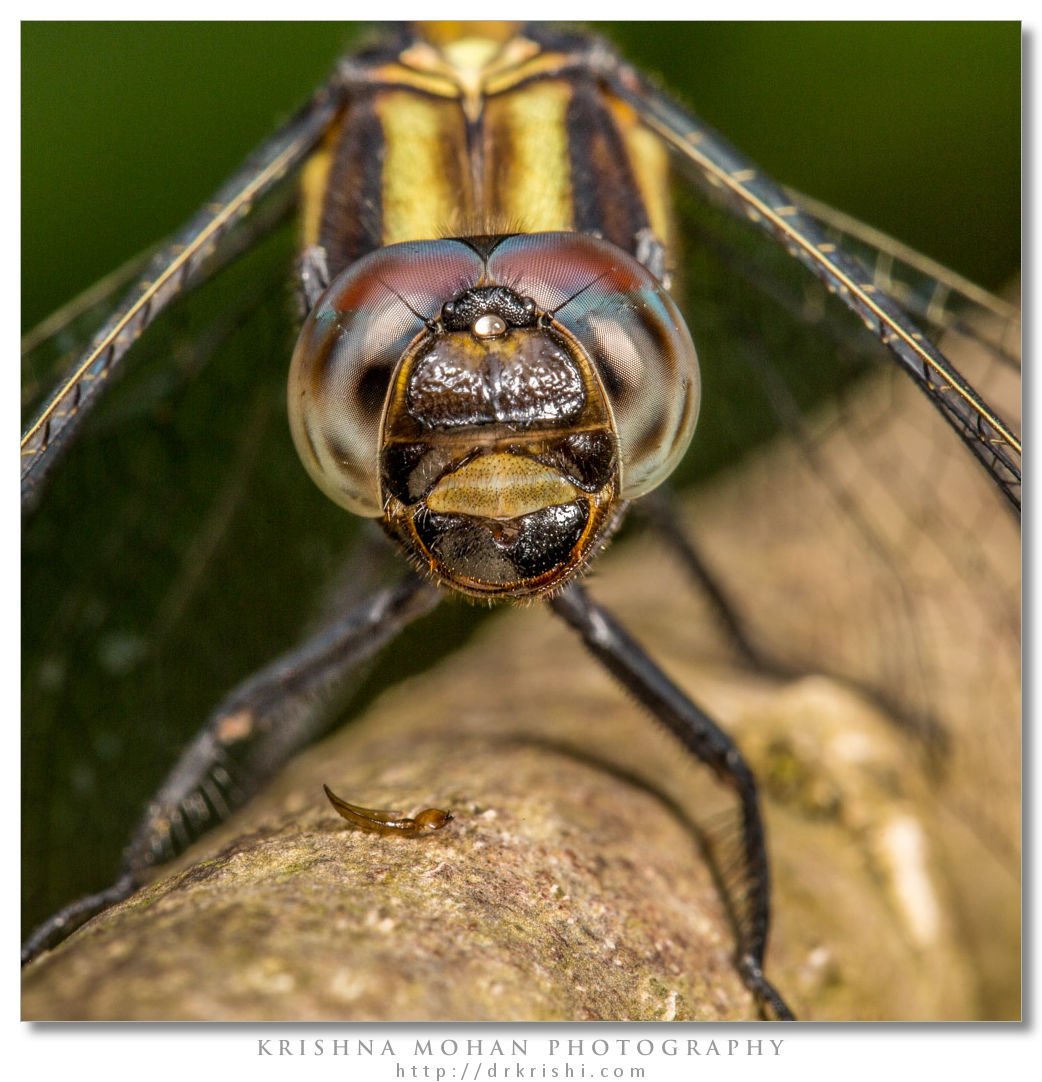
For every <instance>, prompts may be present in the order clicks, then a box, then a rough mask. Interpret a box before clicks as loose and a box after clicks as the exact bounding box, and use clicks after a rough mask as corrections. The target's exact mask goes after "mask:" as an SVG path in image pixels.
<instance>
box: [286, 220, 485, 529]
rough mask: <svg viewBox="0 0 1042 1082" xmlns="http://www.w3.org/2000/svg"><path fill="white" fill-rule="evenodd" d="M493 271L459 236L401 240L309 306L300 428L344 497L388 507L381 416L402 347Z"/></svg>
mask: <svg viewBox="0 0 1042 1082" xmlns="http://www.w3.org/2000/svg"><path fill="white" fill-rule="evenodd" d="M483 271H484V261H483V260H482V258H481V257H480V256H479V255H477V254H476V253H475V252H474V251H473V250H472V249H471V248H469V247H468V246H467V245H465V244H461V243H459V242H458V241H453V240H443V241H421V242H415V243H406V244H394V245H391V246H390V247H387V248H381V249H379V250H378V251H375V252H373V253H372V254H370V255H368V256H365V257H364V258H363V259H360V260H359V261H358V262H356V263H353V264H352V265H351V266H350V267H348V268H347V270H345V271H344V272H343V273H342V274H340V275H339V276H338V277H337V278H336V279H334V281H333V282H332V283H331V284H330V286H329V288H328V289H327V290H326V291H325V293H323V294H322V296H321V297H320V298H319V300H318V302H317V303H316V304H315V306H314V308H313V309H312V310H311V312H310V313H308V317H307V319H306V320H305V321H304V326H303V327H302V328H301V332H300V338H299V339H298V341H297V346H296V349H295V350H294V352H293V360H292V363H291V365H290V375H289V419H290V429H291V431H292V433H293V442H294V444H295V445H296V448H297V453H298V454H299V455H300V457H301V460H302V461H303V463H304V465H305V467H306V468H307V471H308V473H309V474H310V475H311V477H312V479H313V480H314V481H315V482H316V483H317V484H318V486H319V488H321V489H322V491H323V492H325V493H326V495H327V496H329V497H330V498H331V499H332V500H334V501H335V502H336V503H338V504H340V505H341V506H342V507H346V508H347V509H348V510H349V511H352V512H354V513H355V514H357V515H366V516H368V517H376V516H379V515H380V514H381V512H382V507H381V500H380V480H379V473H380V471H379V452H380V445H379V444H380V422H381V419H382V417H383V411H384V404H385V402H386V400H387V393H388V390H389V388H390V387H391V384H392V382H393V380H394V375H395V371H396V370H397V367H398V364H399V362H400V360H401V357H402V354H403V353H404V352H405V351H406V349H407V348H408V346H409V344H410V343H411V342H412V341H413V340H414V339H415V338H416V337H417V335H419V334H421V333H423V332H425V331H426V330H427V328H428V326H429V325H430V324H432V323H433V322H434V321H435V320H436V319H437V318H438V315H439V313H440V312H441V309H442V305H443V304H444V303H445V301H446V299H447V298H451V297H454V296H457V295H458V294H460V293H461V292H463V291H464V290H466V289H469V288H471V287H472V286H474V285H475V283H476V282H477V281H478V280H479V279H480V278H481V275H482V272H483Z"/></svg>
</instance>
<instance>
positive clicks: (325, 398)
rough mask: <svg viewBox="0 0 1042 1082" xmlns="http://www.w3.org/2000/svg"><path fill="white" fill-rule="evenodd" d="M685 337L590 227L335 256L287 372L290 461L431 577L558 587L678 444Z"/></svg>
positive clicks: (513, 590)
mask: <svg viewBox="0 0 1042 1082" xmlns="http://www.w3.org/2000/svg"><path fill="white" fill-rule="evenodd" d="M698 397H699V378H698V366H697V360H696V357H695V350H694V346H693V345H692V344H691V338H690V335H689V334H688V332H687V328H686V327H685V326H684V322H683V319H682V318H681V316H680V314H679V312H678V311H677V310H676V307H675V305H674V304H673V302H672V300H671V299H670V298H669V296H668V294H666V293H665V291H664V290H663V288H662V286H661V285H660V284H659V283H658V282H657V281H656V280H655V279H654V278H653V277H652V276H651V275H650V274H649V273H648V271H647V270H646V269H645V268H644V267H642V266H641V265H640V264H639V263H637V262H636V261H634V260H633V259H632V258H631V257H630V256H628V255H626V254H625V253H624V252H622V251H620V250H619V249H617V248H615V247H614V246H613V245H610V244H608V243H607V242H605V241H603V240H600V239H598V238H594V237H588V236H582V235H580V234H574V233H547V234H531V235H517V236H509V237H471V238H465V239H461V240H441V241H424V242H416V243H409V244H400V245H393V246H391V247H388V248H383V249H380V250H379V251H377V252H374V253H373V254H372V255H370V256H367V257H366V258H364V259H362V260H360V261H359V262H358V263H356V264H354V265H353V266H352V267H350V268H348V270H347V271H345V272H344V273H343V274H342V275H341V276H340V277H339V278H338V279H337V280H336V281H335V282H333V283H332V285H331V286H330V288H329V289H328V290H327V291H326V293H325V294H324V295H323V297H322V298H321V299H320V300H319V302H318V303H317V304H316V305H315V307H314V309H313V310H312V312H311V313H310V314H309V316H308V319H307V321H306V323H305V326H304V329H303V331H302V333H301V338H300V342H299V343H298V346H297V349H296V352H295V354H294V359H293V364H292V368H291V375H290V392H289V402H290V419H291V426H292V429H293V435H294V440H295V442H296V445H297V449H298V451H299V453H300V455H301V458H302V459H303V461H304V463H305V465H306V466H307V468H308V471H309V472H310V473H311V475H312V477H314V479H315V480H316V481H317V482H318V484H319V486H320V487H321V488H322V489H323V490H324V491H325V492H326V493H327V494H328V495H330V496H331V497H332V498H333V499H334V500H336V501H337V502H338V503H340V504H341V505H343V506H344V507H346V508H348V510H351V511H354V512H355V513H357V514H363V515H368V516H371V517H380V518H381V519H382V521H383V524H384V526H385V528H386V529H387V530H388V532H389V533H391V534H392V536H394V537H395V538H396V539H397V540H398V541H399V542H400V543H401V544H402V545H403V546H404V547H405V549H406V550H407V552H408V553H409V554H410V556H412V558H413V559H414V561H415V562H416V563H417V564H418V565H419V566H422V567H423V568H425V569H427V570H429V571H430V573H431V574H432V575H433V577H435V578H436V579H437V580H438V581H440V582H443V583H445V584H446V585H449V586H451V587H452V588H454V589H456V590H459V591H460V592H462V593H464V594H469V595H471V596H477V597H483V598H497V597H515V598H516V597H531V596H535V595H540V594H545V593H547V592H550V591H553V590H554V589H558V588H560V587H561V586H562V585H564V584H565V583H566V582H567V581H568V580H569V579H570V578H571V577H572V576H574V575H575V574H576V573H577V572H578V571H579V570H580V569H581V568H582V567H583V566H585V564H586V563H587V561H588V560H589V559H590V557H591V556H592V555H593V554H594V553H595V552H597V551H598V550H599V548H600V547H601V546H602V545H603V544H604V542H605V541H606V540H607V538H608V537H609V536H610V535H611V533H612V531H613V530H614V529H615V527H616V526H617V525H618V523H619V521H620V520H621V514H622V511H623V509H624V508H625V506H626V504H627V502H628V501H629V500H630V499H633V498H634V497H636V496H639V495H643V494H644V493H645V492H647V491H649V490H650V489H651V488H653V487H655V485H657V484H658V483H659V482H660V481H661V480H663V479H664V478H665V477H666V476H667V475H668V473H669V472H670V471H671V470H672V468H673V466H674V465H675V464H676V462H677V461H678V460H679V458H680V457H681V455H682V454H683V452H684V450H685V449H686V447H687V445H688V443H689V441H690V438H691V435H692V432H693V430H694V424H695V419H696V417H697V412H698Z"/></svg>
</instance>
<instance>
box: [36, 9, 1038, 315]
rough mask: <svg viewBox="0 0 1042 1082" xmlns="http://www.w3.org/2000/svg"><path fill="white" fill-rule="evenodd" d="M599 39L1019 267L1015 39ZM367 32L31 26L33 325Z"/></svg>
mask: <svg viewBox="0 0 1042 1082" xmlns="http://www.w3.org/2000/svg"><path fill="white" fill-rule="evenodd" d="M599 29H601V30H602V32H604V33H606V34H608V35H609V36H610V37H611V38H612V39H613V40H614V41H616V42H617V43H618V45H619V46H620V48H621V49H622V51H623V52H624V53H625V54H626V55H627V56H628V57H630V58H631V59H632V60H634V61H635V62H637V63H638V64H640V65H642V66H643V67H644V68H645V69H646V70H649V71H653V72H656V73H658V74H659V75H660V76H661V78H662V81H663V82H664V84H665V85H667V86H669V87H670V88H672V89H673V90H674V91H675V92H676V93H677V94H679V95H681V96H682V97H683V98H684V99H685V100H686V102H687V103H688V104H689V105H690V106H692V107H693V108H694V109H695V110H696V111H697V112H698V113H699V114H700V115H701V116H702V118H703V119H704V120H706V121H707V122H709V123H710V124H712V125H714V126H715V127H717V128H718V129H719V130H720V131H722V132H723V133H724V134H726V135H727V136H728V137H729V138H730V139H731V140H732V141H733V142H735V143H736V144H737V145H738V146H739V147H741V148H742V149H744V150H745V151H746V152H747V153H748V154H749V155H750V156H752V157H753V158H754V160H756V161H757V162H758V163H759V164H760V165H761V166H763V167H764V168H765V169H766V170H767V171H768V172H770V173H772V174H773V175H774V176H775V177H777V178H778V179H779V180H782V181H784V182H785V183H787V184H791V185H793V186H794V187H796V188H798V189H800V190H803V191H806V192H807V193H809V194H812V195H814V196H816V197H818V198H820V199H823V200H825V201H826V202H829V203H832V204H833V205H834V206H837V207H839V208H841V209H843V210H845V211H847V212H849V213H851V214H854V215H855V216H857V217H860V218H862V219H864V220H866V221H868V222H871V223H872V224H874V225H877V226H880V227H883V228H885V229H887V230H888V231H890V232H892V233H894V234H895V235H897V236H898V237H900V239H902V240H904V241H906V242H907V243H909V244H911V245H913V246H914V247H917V248H919V249H921V250H922V251H925V252H927V253H928V254H930V255H932V256H934V257H935V258H938V259H940V260H941V261H942V262H945V263H948V264H949V265H952V266H954V267H955V268H956V269H959V270H962V271H963V272H965V273H967V274H969V275H971V276H972V277H974V278H976V279H978V280H980V281H983V282H984V283H985V284H989V285H995V284H997V283H1000V282H1001V281H1002V280H1003V279H1004V277H1006V276H1008V275H1009V274H1010V273H1011V272H1012V271H1014V270H1016V269H1017V267H1018V266H1019V238H1020V218H1019V205H1020V52H1021V33H1020V27H1019V25H1018V24H1016V23H1003V24H987V23H961V24H960V23H929V24H924V23H899V24H898V23H835V24H801V23H784V24H760V23H741V24H734V23H681V24H677V23H624V24H605V25H603V26H601V27H599ZM363 32H364V31H362V30H359V29H357V28H352V27H345V26H342V25H340V26H338V25H328V24H324V23H295V24H283V23H260V24H228V23H206V24H199V23H177V24H171V23H74V24H69V23H25V24H23V30H22V42H23V49H22V59H23V69H22V87H23V110H22V115H23V127H22V228H23V233H22V239H23V247H22V252H23V298H22V300H23V306H22V312H23V319H24V321H25V326H26V327H28V326H31V325H32V324H33V323H35V322H36V321H38V320H39V319H40V318H42V317H43V316H44V315H46V314H47V313H48V312H49V311H51V310H53V309H54V308H55V307H56V306H57V305H58V304H60V303H61V302H62V301H63V300H65V299H67V298H68V297H69V296H71V295H73V294H74V293H76V292H77V291H79V290H80V289H82V288H84V287H86V286H87V285H89V284H90V283H91V282H92V281H94V280H95V279H96V278H98V277H100V276H101V275H102V274H103V273H105V272H106V271H108V270H110V269H112V268H113V267H115V266H117V265H118V264H119V263H120V262H121V261H122V260H124V259H126V258H128V257H129V256H131V255H133V254H134V253H135V252H137V251H138V250H140V249H141V248H143V247H145V246H146V245H149V244H151V243H153V242H155V241H157V240H158V239H160V238H161V237H163V236H165V235H166V234H167V233H169V232H170V231H171V230H173V229H174V228H175V227H176V226H177V225H178V224H179V223H180V222H182V221H183V220H184V219H185V218H186V217H187V216H188V215H189V214H190V213H191V211H192V210H193V209H194V208H195V207H196V206H198V204H199V203H200V202H201V201H202V200H203V199H205V198H206V197H207V196H209V195H210V194H211V193H212V192H213V191H214V190H215V189H216V187H217V186H218V184H219V183H220V182H221V180H222V179H223V178H224V177H225V176H226V175H227V174H228V173H230V172H231V171H232V170H233V169H234V168H235V166H236V165H237V164H238V163H239V162H240V161H241V160H242V158H243V157H244V155H245V154H246V153H247V152H248V151H249V150H250V149H251V148H252V147H253V146H254V145H255V144H256V143H257V142H258V141H259V140H260V139H261V138H263V136H264V135H265V134H266V133H267V132H268V131H270V130H271V128H272V127H273V125H274V124H275V123H276V122H277V121H278V120H279V119H280V118H282V117H284V116H285V115H286V114H287V113H288V112H289V111H291V110H292V109H293V108H294V107H295V106H296V105H297V104H298V103H299V102H301V101H302V100H303V99H304V98H305V97H306V96H307V94H308V93H309V92H310V90H311V89H312V88H313V87H314V86H315V85H317V84H318V83H319V82H321V81H322V79H323V78H324V77H325V76H326V74H327V73H328V72H329V71H330V70H331V68H332V65H333V63H334V62H335V59H336V57H337V56H338V54H340V53H341V52H342V51H343V50H344V49H345V48H348V47H350V45H351V44H352V43H353V42H356V41H357V40H358V39H359V37H360V35H361V34H362V33H363Z"/></svg>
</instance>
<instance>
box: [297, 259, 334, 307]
mask: <svg viewBox="0 0 1042 1082" xmlns="http://www.w3.org/2000/svg"><path fill="white" fill-rule="evenodd" d="M298 272H299V274H300V283H299V288H300V296H301V299H302V300H303V308H304V311H303V312H301V319H303V318H304V316H306V315H307V314H308V312H310V311H311V309H312V308H314V307H315V305H316V304H317V303H318V298H319V297H321V296H322V294H323V293H325V291H326V287H327V286H328V285H329V263H328V261H327V260H326V250H325V248H323V247H322V246H321V245H320V244H312V245H310V246H309V247H307V248H305V249H304V251H303V254H302V255H301V257H300V260H299V263H298Z"/></svg>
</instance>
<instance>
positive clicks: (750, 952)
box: [550, 586, 793, 1021]
mask: <svg viewBox="0 0 1042 1082" xmlns="http://www.w3.org/2000/svg"><path fill="white" fill-rule="evenodd" d="M550 605H551V606H552V608H553V609H554V611H555V612H556V613H557V614H558V615H559V616H560V617H562V618H563V619H564V620H565V621H566V622H567V623H568V624H570V625H571V626H572V627H573V628H574V629H575V630H576V631H578V632H579V634H580V635H581V636H582V638H583V642H584V643H585V644H586V646H587V647H588V648H589V650H590V651H591V653H593V655H594V656H595V657H596V658H597V660H598V661H600V662H602V664H604V666H605V667H606V668H607V669H608V671H609V672H610V673H611V674H612V675H613V676H614V677H615V678H616V679H617V680H618V681H619V682H620V683H621V684H622V685H623V686H624V687H626V688H627V689H628V690H629V691H630V692H631V693H632V694H633V695H634V696H636V698H637V699H638V700H639V701H640V702H641V703H643V704H644V706H646V707H647V708H648V709H649V710H650V711H651V713H652V714H653V715H654V716H655V717H656V718H657V719H658V720H659V721H660V722H662V724H663V725H665V726H666V728H667V729H669V731H670V732H671V733H673V735H674V736H676V737H677V739H679V740H680V742H681V743H682V744H683V745H684V747H685V748H687V749H688V751H690V752H691V753H692V754H694V755H696V756H697V757H698V758H699V759H701V761H702V762H704V763H705V764H706V765H707V766H709V767H710V768H711V769H712V770H713V772H714V773H715V774H716V776H717V777H718V778H719V779H720V780H721V781H722V782H724V783H725V784H726V785H728V786H730V788H731V789H733V790H734V792H735V794H736V795H737V797H738V800H739V801H740V803H741V809H742V863H743V866H744V876H743V883H744V884H745V886H746V887H747V889H748V894H747V896H746V899H745V902H746V908H744V912H743V913H741V914H738V915H737V917H736V925H737V936H738V956H737V964H738V969H739V972H740V973H741V976H742V980H743V981H744V982H745V985H746V987H747V988H749V990H750V991H751V992H752V993H753V994H754V995H755V996H756V997H757V999H758V1000H759V1001H760V1003H761V1005H762V1007H763V1009H764V1011H765V1013H767V1014H768V1015H769V1016H771V1017H774V1018H776V1019H779V1020H786V1021H787V1020H790V1019H792V1017H793V1014H792V1012H791V1011H790V1010H789V1008H788V1006H787V1005H786V1003H785V1001H784V1000H783V999H782V998H781V996H780V995H779V994H778V993H777V992H776V991H775V990H774V988H773V986H772V985H771V984H770V982H769V981H768V980H767V978H766V977H765V976H764V973H763V958H764V951H765V950H766V947H767V932H768V926H769V923H770V889H769V883H768V871H767V849H766V846H765V843H764V828H763V818H762V816H761V814H760V804H759V799H758V797H757V793H756V779H755V778H754V777H753V773H752V771H751V770H750V769H749V766H748V764H747V763H746V762H745V760H744V759H743V758H742V756H741V755H740V754H739V751H738V749H737V747H735V745H734V742H733V741H732V740H731V738H730V737H729V736H727V734H726V733H724V732H723V731H722V730H721V729H720V728H719V727H718V726H717V725H716V724H715V723H714V722H713V721H712V719H711V718H710V717H709V716H708V715H707V714H706V713H704V712H703V711H702V710H701V709H700V708H699V707H697V706H696V705H695V704H694V703H693V702H692V701H691V700H690V699H689V698H688V697H687V696H686V695H685V694H684V692H682V691H681V690H680V688H678V687H677V686H676V684H674V683H673V682H672V680H670V679H669V677H668V676H666V674H665V673H664V672H663V671H662V670H661V669H660V668H659V667H658V666H657V665H656V664H655V663H654V662H653V661H652V660H651V658H649V657H648V655H647V654H646V653H645V652H644V650H643V649H642V648H641V647H640V645H639V644H638V643H637V642H636V641H635V640H634V639H633V638H631V637H630V635H629V634H628V633H627V632H626V631H625V630H624V629H623V628H622V627H621V625H620V624H619V623H618V622H617V621H616V620H615V618H614V617H613V616H612V615H611V614H610V613H609V612H607V611H606V610H605V609H603V608H601V607H600V606H599V605H597V604H595V603H594V602H592V601H591V600H590V599H589V597H588V596H587V594H586V592H585V590H583V589H582V587H580V586H572V587H571V588H570V589H568V590H565V591H564V593H561V594H558V595H557V596H556V597H555V598H553V599H552V600H551V602H550Z"/></svg>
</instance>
